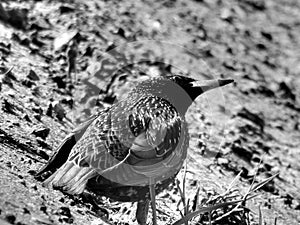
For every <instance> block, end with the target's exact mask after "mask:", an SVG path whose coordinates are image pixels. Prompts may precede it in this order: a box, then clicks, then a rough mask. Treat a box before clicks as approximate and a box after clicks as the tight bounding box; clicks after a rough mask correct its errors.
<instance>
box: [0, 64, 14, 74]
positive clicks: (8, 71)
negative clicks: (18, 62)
mask: <svg viewBox="0 0 300 225" xmlns="http://www.w3.org/2000/svg"><path fill="white" fill-rule="evenodd" d="M13 68H14V66H11V67H10V68H9V69H8V70H7V71H6V72H5V73H3V74H0V75H2V76H6V75H7V74H9V73H10V72H11V71H12V69H13Z"/></svg>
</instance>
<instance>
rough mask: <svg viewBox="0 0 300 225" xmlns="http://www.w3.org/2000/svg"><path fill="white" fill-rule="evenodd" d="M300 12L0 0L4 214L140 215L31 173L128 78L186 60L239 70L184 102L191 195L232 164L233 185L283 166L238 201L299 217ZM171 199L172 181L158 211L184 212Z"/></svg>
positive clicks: (92, 219) (221, 1) (249, 2)
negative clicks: (228, 81) (66, 190)
mask: <svg viewBox="0 0 300 225" xmlns="http://www.w3.org/2000/svg"><path fill="white" fill-rule="evenodd" d="M299 21H300V2H299V1H297V0H290V1H284V0H260V1H258V0H228V1H225V0H212V1H211V0H197V1H196V0H195V1H192V0H188V1H183V0H176V1H171V0H164V1H163V0H160V1H153V2H152V1H96V0H87V1H76V0H69V1H59V0H56V1H54V0H39V1H33V0H30V1H23V0H18V1H17V0H16V1H13V0H7V1H2V2H1V3H0V56H1V58H0V63H1V64H0V91H1V92H0V101H1V107H0V115H1V117H0V124H1V127H0V162H1V163H0V170H1V172H0V187H1V188H0V223H1V224H19V225H21V224H66V223H70V224H104V222H103V220H105V218H107V217H108V218H109V219H108V221H110V222H111V223H113V224H134V223H136V222H135V221H134V220H135V219H134V211H135V210H134V209H135V208H134V207H135V206H134V205H133V204H132V203H119V202H115V201H112V200H110V199H107V198H104V197H103V198H102V197H100V200H99V201H98V202H100V203H99V204H100V206H101V209H98V210H96V209H95V208H92V207H91V205H90V204H88V203H86V202H85V201H84V200H83V199H81V198H80V197H72V196H68V195H66V194H64V193H62V192H60V191H58V190H52V189H48V188H45V187H43V186H42V184H41V182H39V181H37V180H35V179H34V177H33V174H34V173H35V171H37V170H38V169H39V168H40V167H41V166H42V165H43V164H45V163H46V161H47V159H49V156H51V155H52V154H53V152H54V151H55V149H56V147H57V146H58V145H59V143H60V141H61V140H62V139H63V138H64V137H65V136H66V135H67V134H68V132H70V131H71V130H72V129H73V128H74V127H75V126H76V124H79V123H80V122H82V121H84V120H85V119H86V118H87V117H88V116H90V115H91V114H93V113H95V112H96V111H97V110H99V109H101V108H103V107H107V106H109V105H110V104H112V103H113V102H114V101H117V100H118V99H120V98H122V97H123V96H124V94H125V93H126V91H127V90H128V89H130V88H131V87H133V86H134V84H135V82H136V81H139V80H141V79H144V78H145V77H149V76H155V75H157V74H165V73H169V72H172V73H177V72H181V73H186V74H189V75H190V76H193V77H195V78H198V79H203V80H204V79H213V78H219V77H225V78H233V79H234V80H235V84H234V85H231V86H230V85H229V86H226V87H224V88H222V90H215V91H212V92H210V93H207V94H205V95H204V96H201V97H199V98H198V99H197V100H196V102H195V103H194V104H193V105H192V106H191V107H190V109H189V111H188V114H187V116H186V119H187V121H188V123H189V132H190V148H189V150H188V158H187V169H186V171H187V172H186V178H185V183H186V196H187V198H189V199H190V201H192V200H193V198H194V196H195V193H197V190H198V192H199V196H201V197H200V199H199V205H201V202H203V201H204V199H205V198H207V197H208V196H209V195H212V194H216V193H219V194H220V193H223V192H224V191H225V190H226V188H227V187H228V186H229V185H230V183H231V181H232V180H233V179H234V177H236V175H237V174H238V173H239V172H240V171H242V172H241V175H240V177H239V180H238V182H237V184H236V187H235V188H237V190H238V191H239V192H241V193H245V192H246V191H247V189H248V188H249V186H250V184H251V182H252V181H253V178H254V176H255V174H256V173H257V176H256V177H255V178H256V180H257V181H261V180H263V179H265V178H267V177H270V176H271V175H273V174H276V173H279V175H278V176H277V177H276V178H275V179H274V180H272V181H271V182H269V183H268V184H267V185H265V186H264V187H262V188H261V189H260V191H258V192H257V193H258V196H256V197H255V198H253V199H251V200H248V201H247V202H246V207H247V208H249V209H250V210H251V212H250V214H249V215H250V219H249V224H258V223H259V219H260V216H259V211H260V210H261V215H262V218H261V219H262V220H263V223H262V224H268V225H273V224H289V225H293V224H299V223H300V194H299V187H300V166H299V163H298V160H299V154H300V132H299V130H300V114H299V112H300V104H299V103H300V91H299V86H300V76H299V75H300V63H299V62H300V54H299V53H300V51H299V49H300V23H299ZM76 79H77V80H78V81H76ZM183 174H184V173H183V172H180V173H179V175H178V180H180V181H181V184H182V177H183ZM201 199H202V201H200V200H201ZM179 201H180V194H179V190H178V187H177V186H176V185H174V184H173V185H171V186H170V188H168V190H166V191H165V192H163V193H162V194H160V195H159V196H158V219H159V224H172V223H174V222H175V221H176V220H178V219H180V218H181V216H180V212H179V210H178V208H179V209H182V205H181V204H179V205H178V202H179ZM177 206H178V207H177ZM197 207H198V206H197ZM259 209H260V210H259ZM197 221H199V217H197V218H196V219H195V220H194V221H193V222H192V224H201V223H200V222H198V223H197ZM149 223H150V217H149ZM203 224H207V223H205V222H203ZM214 224H218V223H217V222H215V223H214ZM219 224H224V223H221V222H220V223H219Z"/></svg>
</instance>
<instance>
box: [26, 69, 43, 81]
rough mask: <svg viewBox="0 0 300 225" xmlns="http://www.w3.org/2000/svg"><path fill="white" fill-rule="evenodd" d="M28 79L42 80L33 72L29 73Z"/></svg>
mask: <svg viewBox="0 0 300 225" xmlns="http://www.w3.org/2000/svg"><path fill="white" fill-rule="evenodd" d="M27 78H28V79H30V80H34V81H37V80H40V78H39V76H38V75H37V74H36V73H35V72H34V71H33V70H30V71H29V73H28V75H27Z"/></svg>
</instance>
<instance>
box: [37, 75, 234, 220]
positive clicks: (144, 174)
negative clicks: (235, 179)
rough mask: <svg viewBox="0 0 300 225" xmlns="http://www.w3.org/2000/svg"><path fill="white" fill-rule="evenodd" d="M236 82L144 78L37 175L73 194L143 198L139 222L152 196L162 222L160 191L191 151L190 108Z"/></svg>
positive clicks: (67, 140)
mask: <svg viewBox="0 0 300 225" xmlns="http://www.w3.org/2000/svg"><path fill="white" fill-rule="evenodd" d="M232 82H233V80H232V79H218V80H208V81H197V80H195V79H193V78H190V77H185V76H181V75H171V76H165V77H156V78H151V79H148V80H145V81H142V82H140V83H139V84H138V85H137V86H136V87H135V88H133V89H132V90H131V91H130V92H129V93H128V95H127V97H126V98H124V99H122V100H120V101H119V102H116V103H114V104H113V105H112V106H111V107H109V108H106V109H103V110H102V111H100V112H99V113H98V114H97V115H95V116H93V117H92V118H90V119H89V120H88V121H87V122H85V123H84V124H82V125H80V126H79V127H78V128H77V129H75V130H74V131H73V132H72V133H70V134H69V135H68V136H67V137H66V138H65V139H64V140H63V141H62V143H61V145H60V146H59V147H58V149H57V151H56V153H55V154H54V155H53V156H52V158H51V159H50V160H49V162H48V163H47V164H46V165H45V166H44V167H43V168H41V169H40V171H39V172H38V173H37V174H36V177H39V178H42V179H44V184H45V185H46V186H50V187H58V188H61V189H63V190H64V191H65V192H67V193H69V194H81V193H83V191H89V192H92V193H94V194H96V195H102V196H107V197H110V198H112V199H114V200H117V201H131V202H137V212H136V219H137V221H138V223H139V224H146V220H147V215H148V208H149V203H150V201H151V207H152V214H153V216H152V220H153V224H157V219H156V204H155V195H156V194H157V193H159V192H160V191H162V190H163V189H165V188H166V187H167V186H168V185H169V184H170V183H171V182H172V181H173V180H174V178H175V176H176V175H177V173H178V172H179V170H180V169H181V167H182V165H183V162H184V160H185V158H186V155H187V149H188V145H189V136H188V128H187V123H186V121H185V114H186V111H187V109H188V108H189V106H190V105H191V104H192V102H193V101H194V100H195V99H196V98H197V97H198V96H199V95H201V94H202V93H204V92H206V91H208V90H211V89H214V88H217V87H220V86H224V85H226V84H229V83H232Z"/></svg>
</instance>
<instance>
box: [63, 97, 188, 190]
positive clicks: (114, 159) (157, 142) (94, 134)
mask: <svg viewBox="0 0 300 225" xmlns="http://www.w3.org/2000/svg"><path fill="white" fill-rule="evenodd" d="M129 102H131V104H130V103H128V102H127V101H126V100H125V101H121V102H119V103H117V104H116V105H115V106H113V107H112V108H111V109H110V110H109V111H108V112H107V113H106V114H105V115H102V116H101V117H99V118H97V119H96V120H94V121H93V123H92V124H91V125H90V126H89V127H88V129H87V130H86V132H85V134H84V135H83V137H82V138H81V139H80V141H79V142H78V143H77V144H76V145H75V146H74V148H73V150H72V152H71V154H70V157H69V159H68V161H71V162H73V163H74V164H75V165H78V166H79V167H82V168H84V167H85V168H90V169H92V170H93V171H94V172H95V174H98V175H100V176H105V177H106V178H108V179H110V180H112V181H113V182H117V183H123V184H124V183H126V184H128V185H133V184H134V185H139V184H141V185H142V183H143V184H144V183H145V182H146V181H147V182H148V180H147V179H148V177H147V175H152V174H157V173H161V172H163V170H161V169H159V167H157V166H158V164H157V163H165V162H164V160H165V161H166V162H168V163H169V162H170V161H172V160H170V157H171V159H174V154H175V152H176V151H175V150H176V147H177V145H178V143H179V142H180V141H181V142H182V140H181V135H180V134H181V126H182V117H181V116H180V115H179V114H178V112H177V110H176V109H175V108H174V107H173V106H172V105H171V104H170V103H169V102H168V101H166V100H164V99H161V98H158V97H155V96H144V97H141V98H139V99H138V100H136V101H132V99H130V100H129ZM132 102H133V104H132ZM172 153H173V155H172ZM175 155H176V157H177V156H178V153H176V154H175ZM176 157H175V158H176ZM177 158H178V157H177ZM173 161H174V160H173ZM175 161H176V163H177V164H178V162H177V161H178V159H177V160H175ZM173 163H174V162H173ZM147 166H148V167H147ZM160 166H164V167H165V168H167V167H166V165H164V164H160ZM145 179H146V180H145ZM147 182H146V183H147Z"/></svg>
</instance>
